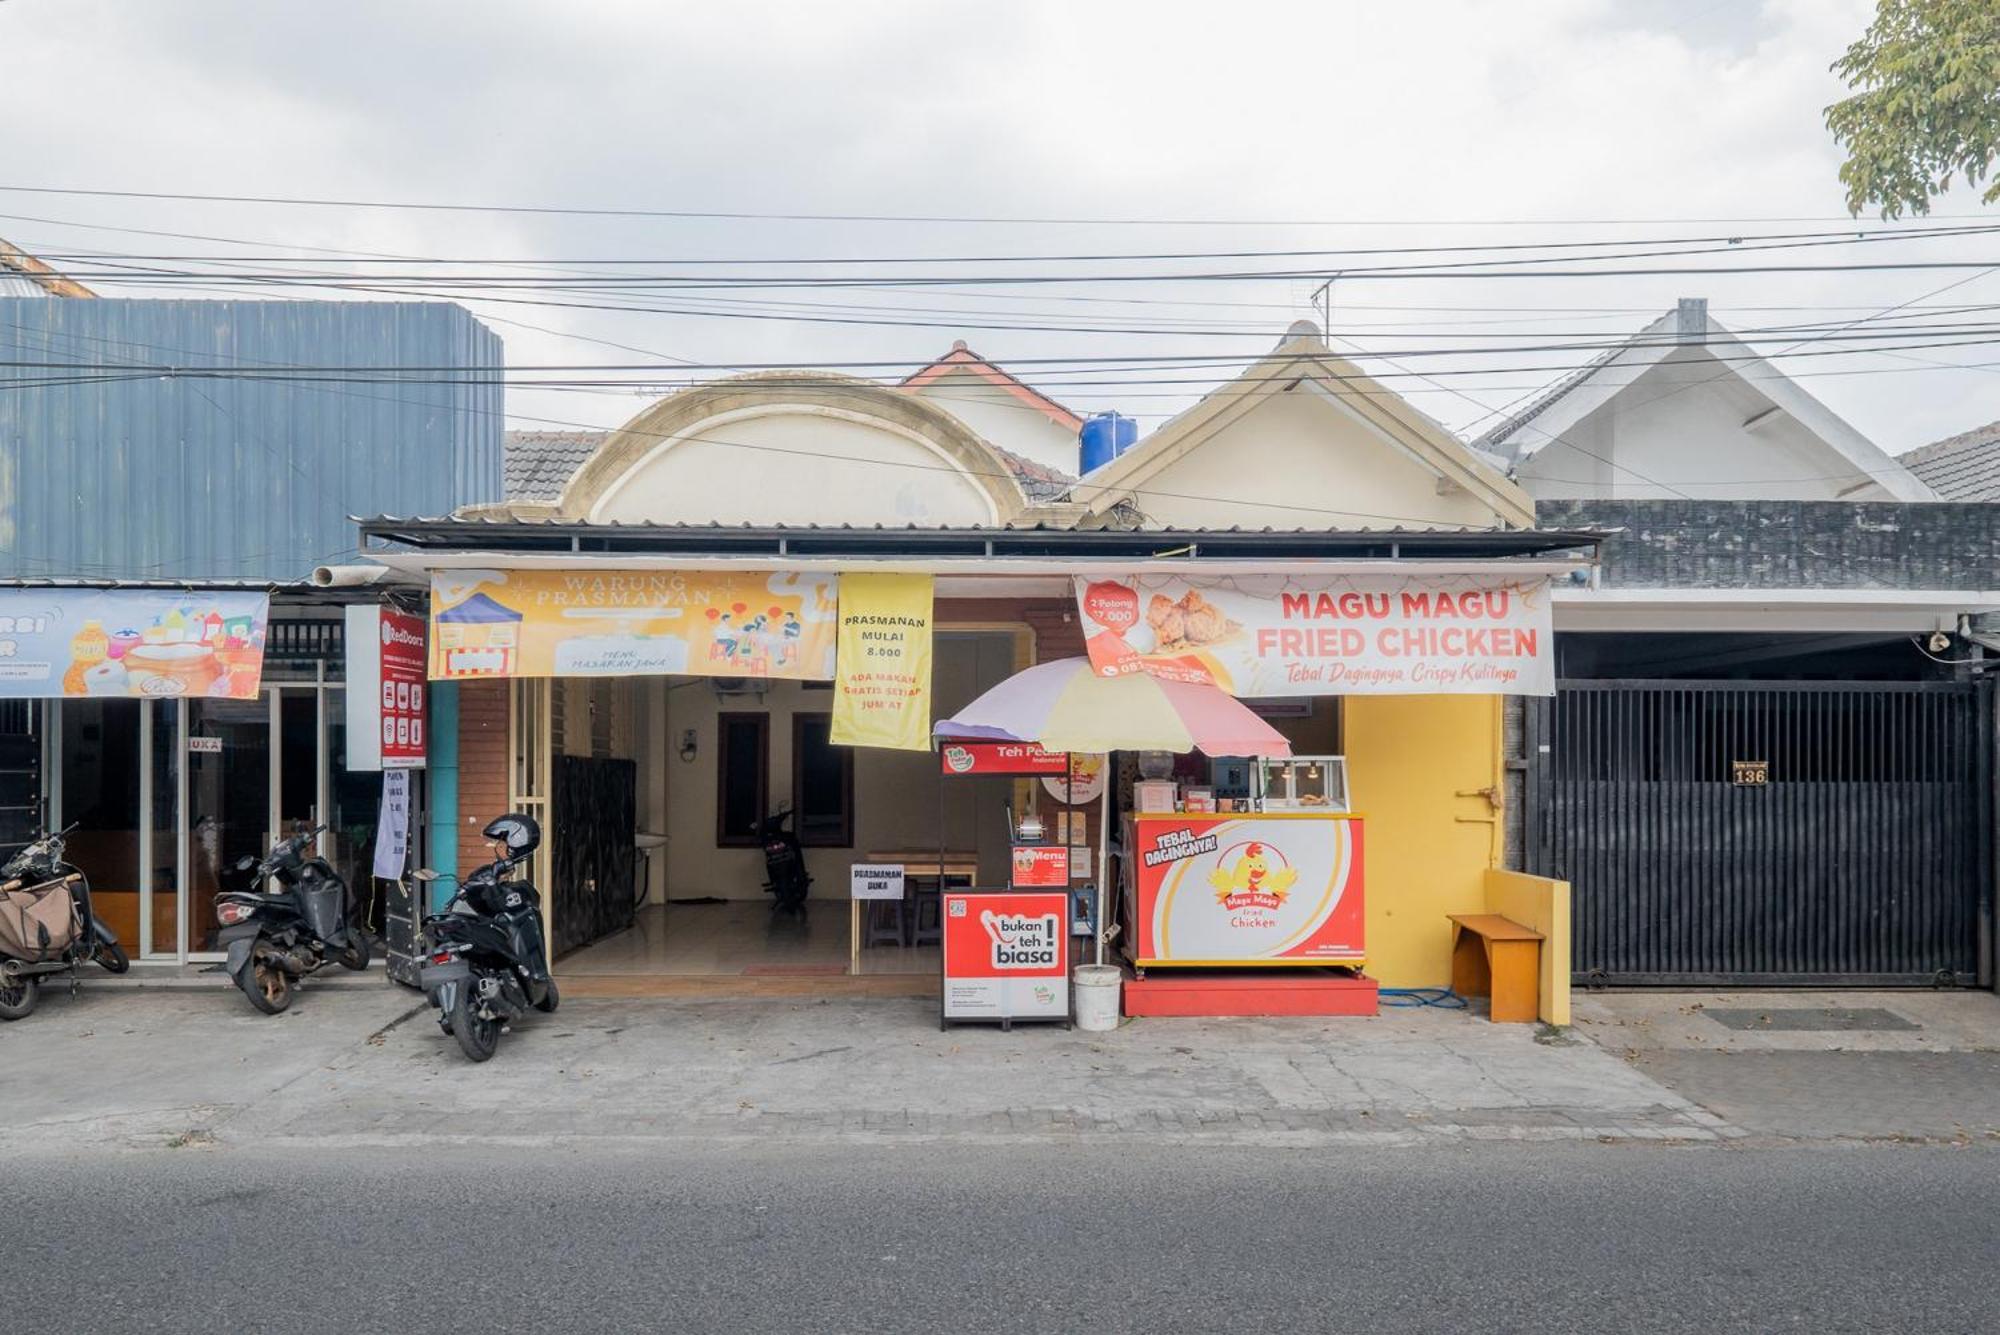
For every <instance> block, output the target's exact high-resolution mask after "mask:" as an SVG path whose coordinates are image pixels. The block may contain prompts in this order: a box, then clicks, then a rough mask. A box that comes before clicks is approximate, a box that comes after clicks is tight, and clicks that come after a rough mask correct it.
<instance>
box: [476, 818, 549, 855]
mask: <svg viewBox="0 0 2000 1335" xmlns="http://www.w3.org/2000/svg"><path fill="white" fill-rule="evenodd" d="M485 834H486V837H487V838H488V839H491V840H493V841H494V842H495V843H502V844H505V845H507V856H508V857H512V858H518V857H525V856H526V855H527V854H529V853H532V852H534V851H535V850H536V849H537V848H540V847H541V846H542V827H541V826H539V825H537V824H536V823H535V818H534V817H533V816H529V815H525V814H523V813H521V812H518V811H510V812H508V813H507V814H506V815H504V816H502V817H500V818H499V819H498V820H496V821H494V822H493V823H492V824H491V825H488V826H487V827H486V830H485Z"/></svg>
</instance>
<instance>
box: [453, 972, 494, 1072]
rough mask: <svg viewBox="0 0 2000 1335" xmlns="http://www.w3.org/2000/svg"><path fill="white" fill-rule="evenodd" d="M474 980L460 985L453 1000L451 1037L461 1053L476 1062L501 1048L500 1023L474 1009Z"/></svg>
mask: <svg viewBox="0 0 2000 1335" xmlns="http://www.w3.org/2000/svg"><path fill="white" fill-rule="evenodd" d="M472 992H473V988H472V980H471V979H467V980H466V981H465V982H464V983H461V984H460V985H459V989H458V995H457V996H455V997H453V998H452V1000H451V1036H452V1037H453V1038H455V1039H457V1040H458V1047H459V1051H461V1052H463V1053H464V1054H465V1055H466V1056H467V1057H469V1058H470V1059H472V1060H473V1061H476V1062H483V1061H486V1060H487V1059H489V1058H490V1057H492V1055H493V1054H494V1053H495V1052H496V1051H498V1050H499V1048H500V1022H499V1021H498V1020H489V1019H487V1018H485V1017H484V1016H482V1015H481V1014H480V1013H479V1012H478V1011H476V1010H474V1009H473V1007H472Z"/></svg>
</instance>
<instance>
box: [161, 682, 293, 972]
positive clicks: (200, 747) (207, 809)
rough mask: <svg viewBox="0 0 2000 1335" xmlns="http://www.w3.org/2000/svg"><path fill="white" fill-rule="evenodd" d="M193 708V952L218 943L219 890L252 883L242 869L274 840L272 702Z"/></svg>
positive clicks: (189, 912) (188, 930)
mask: <svg viewBox="0 0 2000 1335" xmlns="http://www.w3.org/2000/svg"><path fill="white" fill-rule="evenodd" d="M185 708H186V710H187V715H186V717H187V741H186V754H187V826H186V828H187V873H186V876H185V878H184V879H183V881H182V893H181V906H182V913H181V924H182V926H183V929H184V933H183V937H182V940H183V942H184V944H185V948H186V951H187V953H189V954H191V955H194V954H206V953H211V952H213V951H214V950H215V948H216V947H215V935H216V932H217V931H218V930H219V928H218V926H217V924H216V921H215V896H216V894H217V892H218V891H221V890H225V889H227V890H238V889H245V888H248V886H249V885H250V883H251V881H250V878H249V877H248V876H247V875H245V874H244V873H242V872H238V871H236V870H235V865H236V863H237V861H238V860H240V859H242V858H244V857H251V858H261V857H262V856H263V855H264V853H265V851H266V850H268V849H269V848H270V846H271V841H272V838H273V827H274V820H275V817H276V812H275V810H274V807H275V805H276V804H275V803H274V802H273V800H272V798H273V789H274V788H275V785H274V784H273V783H272V777H273V776H272V767H271V734H272V714H273V708H272V702H271V698H270V696H269V694H268V693H266V694H262V695H259V696H258V697H257V698H256V699H255V700H217V699H199V700H189V701H187V702H186V705H185Z"/></svg>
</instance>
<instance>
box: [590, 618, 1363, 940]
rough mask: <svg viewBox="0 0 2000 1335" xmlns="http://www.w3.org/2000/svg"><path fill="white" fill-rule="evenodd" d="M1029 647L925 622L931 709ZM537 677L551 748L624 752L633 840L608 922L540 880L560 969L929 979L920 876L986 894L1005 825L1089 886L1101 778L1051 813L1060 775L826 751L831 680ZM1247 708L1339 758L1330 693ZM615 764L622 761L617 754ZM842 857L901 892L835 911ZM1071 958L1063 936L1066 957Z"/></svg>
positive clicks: (846, 871)
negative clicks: (773, 824) (780, 831)
mask: <svg viewBox="0 0 2000 1335" xmlns="http://www.w3.org/2000/svg"><path fill="white" fill-rule="evenodd" d="M1032 654H1033V644H1032V641H1031V640H1030V639H1029V638H1028V634H1027V631H1026V630H1025V628H1022V627H1016V626H1003V625H997V624H996V625H993V626H977V627H972V626H956V627H954V626H952V625H950V624H949V623H947V624H946V625H944V626H941V627H940V629H939V631H938V633H937V636H936V640H935V649H934V662H933V686H934V692H935V696H934V702H933V712H934V717H938V718H943V717H948V716H950V715H951V714H952V713H954V712H956V711H957V710H959V709H960V708H962V707H963V706H964V705H966V704H968V703H970V702H971V701H972V700H973V699H975V698H976V697H977V696H979V695H980V694H982V693H983V692H985V691H987V690H989V689H991V688H992V687H994V686H996V685H998V684H999V683H1000V682H1001V681H1003V680H1005V679H1006V678H1007V677H1009V676H1011V675H1012V674H1013V673H1014V672H1016V671H1018V670H1019V669H1020V668H1021V667H1023V666H1026V665H1027V663H1028V662H1029V661H1030V660H1031V658H1032ZM552 687H553V689H552V692H551V700H552V704H551V713H552V716H553V718H554V720H555V723H554V731H555V732H556V733H557V734H558V735H557V738H556V740H555V749H556V751H557V753H558V755H559V756H560V755H561V753H562V752H564V751H569V752H571V753H583V754H589V753H594V754H596V755H598V756H600V757H601V759H600V761H599V764H600V765H616V764H620V763H629V766H630V768H631V770H632V774H633V779H632V787H633V791H634V798H633V805H634V807H635V808H636V819H635V820H634V822H633V824H632V826H631V827H630V829H629V833H628V834H627V835H626V836H625V837H627V838H629V839H630V840H631V842H632V843H633V844H634V845H635V846H636V847H637V849H638V857H637V865H636V867H635V871H634V874H633V876H632V877H631V881H632V882H635V883H636V884H637V886H638V887H639V891H638V894H637V902H636V906H635V907H634V908H633V909H632V910H631V911H630V912H629V915H628V916H626V917H624V918H623V920H622V921H621V919H620V915H618V914H616V913H606V912H604V911H603V909H602V906H601V905H585V906H578V905H577V904H576V903H575V897H574V895H573V894H571V895H566V894H565V892H564V891H563V890H562V889H560V888H558V891H557V894H556V896H555V923H556V926H555V931H556V937H557V949H558V953H559V956H560V958H561V963H560V965H559V968H560V970H561V972H562V973H563V974H564V975H565V976H571V977H593V978H615V977H620V976H656V977H657V976H688V977H701V976H735V977H745V976H748V977H766V978H785V977H805V978H810V977H835V976H843V975H850V974H854V975H861V976H897V975H901V976H932V975H935V974H936V972H937V970H938V967H939V953H938V941H939V930H940V928H939V923H938V912H939V896H938V893H937V891H938V888H939V886H940V885H941V884H943V885H978V886H1003V885H1006V884H1007V882H1008V877H1009V871H1010V859H1011V850H1012V846H1013V844H1014V843H1015V842H1017V841H1018V840H1017V836H1018V835H1019V834H1020V826H1021V823H1022V822H1023V820H1024V819H1030V822H1031V823H1030V831H1031V837H1034V838H1038V839H1040V840H1042V841H1045V842H1050V843H1055V844H1057V845H1059V846H1064V845H1066V846H1069V847H1071V848H1073V849H1075V850H1077V851H1076V852H1075V853H1074V854H1073V856H1072V857H1071V859H1070V861H1071V871H1072V885H1071V888H1072V890H1073V891H1076V892H1079V893H1081V892H1085V891H1087V890H1088V889H1089V888H1090V887H1091V886H1092V885H1094V883H1095V881H1096V879H1097V868H1098V861H1097V856H1096V849H1097V847H1098V843H1099V839H1100V833H1101V832H1100V829H1099V825H1100V821H1101V806H1100V801H1099V799H1098V797H1097V796H1096V794H1097V793H1098V792H1100V791H1101V789H1099V788H1091V789H1089V790H1088V792H1089V796H1088V798H1087V799H1084V800H1079V801H1077V802H1076V803H1075V804H1070V803H1067V802H1065V801H1063V800H1062V796H1063V794H1064V792H1065V790H1066V786H1067V784H1066V780H1065V779H1063V778H1061V777H1051V778H1048V779H1046V780H1044V779H1042V778H1036V777H1009V776H1000V775H958V774H950V775H947V774H945V773H943V772H942V766H941V765H940V761H939V758H938V755H937V754H936V753H934V752H914V751H912V752H902V751H888V750H877V749H857V748H848V747H842V746H836V745H833V744H832V743H831V742H830V741H829V740H828V729H829V726H830V722H831V719H830V715H831V708H832V700H833V692H832V687H831V683H823V682H808V683H801V682H791V681H762V682H748V681H733V680H726V679H716V678H709V677H665V678H650V679H638V680H632V681H624V682H619V683H616V686H615V688H614V686H613V684H612V683H608V682H603V681H599V682H596V683H592V682H588V681H569V682H561V681H558V682H556V683H552ZM626 697H629V700H628V702H627V703H623V704H620V703H615V701H616V700H618V699H621V698H626ZM585 702H587V703H585ZM1258 707H1259V709H1260V712H1264V713H1265V714H1266V715H1267V717H1269V719H1270V721H1271V723H1272V724H1273V726H1274V727H1276V728H1277V729H1278V730H1279V731H1280V732H1282V733H1284V734H1285V735H1286V736H1287V737H1288V738H1289V739H1290V740H1291V741H1292V744H1293V747H1294V750H1295V752H1296V753H1297V754H1299V755H1301V756H1334V755H1337V754H1338V753H1339V751H1340V750H1341V747H1340V708H1339V700H1338V698H1337V697H1324V698H1317V699H1311V698H1308V699H1288V700H1283V701H1270V702H1259V703H1258ZM627 712H629V714H630V716H631V717H630V718H629V719H627V718H626V717H625V716H624V715H625V713H627ZM607 716H609V717H607ZM627 738H629V739H630V740H629V742H628V741H627V740H626V739H627ZM626 755H629V756H630V761H629V762H624V761H621V760H620V757H622V756H626ZM1143 765H1144V773H1145V774H1147V775H1155V776H1157V777H1162V778H1165V779H1168V780H1171V781H1172V782H1173V783H1174V785H1175V792H1176V798H1175V800H1179V793H1180V792H1181V791H1183V790H1193V791H1195V792H1197V793H1200V792H1202V791H1203V790H1209V791H1210V792H1212V793H1214V794H1218V795H1220V797H1221V800H1222V801H1225V802H1231V803H1235V802H1246V803H1247V800H1248V798H1249V797H1250V795H1251V791H1252V784H1253V782H1254V778H1255V776H1253V773H1252V769H1251V767H1250V766H1249V765H1248V763H1247V762H1243V761H1234V762H1230V761H1223V762H1213V761H1211V760H1210V759H1209V758H1207V757H1205V756H1201V755H1199V754H1191V755H1188V756H1183V757H1164V756H1148V757H1145V758H1143ZM1141 771H1142V758H1141V757H1138V756H1120V757H1118V758H1117V763H1116V765H1115V768H1114V769H1113V771H1112V773H1111V775H1110V782H1112V783H1113V784H1114V785H1115V787H1114V789H1113V805H1114V809H1117V810H1125V809H1129V808H1130V807H1131V805H1132V802H1133V797H1134V790H1133V785H1134V784H1135V783H1136V782H1139V781H1142V772H1141ZM564 773H565V771H564V769H563V766H562V764H561V762H560V761H559V762H558V764H557V766H556V769H555V776H556V784H557V786H558V790H559V791H558V792H557V794H556V796H555V801H554V806H555V809H556V810H557V811H558V812H562V811H564V810H566V809H567V810H570V811H572V812H573V813H574V815H575V817H576V818H577V819H583V820H588V819H591V818H592V816H591V813H590V811H589V810H588V803H585V802H570V803H565V802H564V800H563V797H562V793H561V791H560V788H561V785H562V784H563V783H564V782H565V779H564ZM1307 773H1308V771H1307V767H1304V766H1301V767H1300V768H1299V769H1298V770H1297V774H1298V776H1299V778H1298V782H1299V784H1300V785H1301V787H1302V788H1303V787H1304V786H1306V785H1309V784H1319V783H1324V784H1326V785H1327V791H1337V784H1338V779H1337V776H1336V775H1335V774H1333V773H1332V771H1331V769H1330V768H1329V770H1328V772H1327V774H1326V777H1325V778H1324V779H1322V778H1321V777H1320V771H1319V768H1318V767H1313V770H1312V777H1310V778H1308V777H1307ZM1156 781H1157V779H1156ZM570 782H572V783H583V782H586V780H583V779H571V780H570ZM588 782H593V783H594V782H597V781H596V780H589V781H588ZM614 786H615V785H614ZM1083 791H1084V789H1083V788H1082V787H1081V786H1079V789H1078V792H1079V793H1082V792H1083ZM1155 791H1156V792H1157V789H1156V790H1155ZM1198 800H1199V799H1198ZM787 810H788V811H789V812H790V816H791V820H790V828H791V829H792V831H793V832H794V833H796V835H797V836H798V839H799V842H800V844H801V845H802V848H803V856H804V863H805V866H806V868H807V870H808V872H809V874H810V876H811V878H812V883H811V887H810V898H809V900H808V901H807V904H806V909H805V912H804V913H803V914H798V915H794V914H787V913H778V912H773V909H772V901H773V896H772V895H771V894H769V893H767V892H766V891H765V889H764V885H765V881H766V860H765V852H764V848H763V842H762V840H761V839H760V837H759V831H760V829H761V828H762V827H763V825H764V822H765V821H766V819H767V818H769V817H771V816H774V815H776V814H778V813H780V812H783V811H787ZM1037 823H1038V826H1039V828H1036V826H1037ZM557 825H558V832H557V834H556V843H557V845H558V848H557V852H556V860H557V863H558V870H557V871H556V873H555V877H554V879H555V880H556V881H557V883H558V886H559V887H560V886H561V884H562V883H563V882H564V881H565V879H566V878H565V875H564V873H563V872H562V871H561V870H560V865H561V863H562V860H563V856H564V855H563V853H562V851H561V845H562V844H563V843H564V842H565V841H569V842H574V841H575V840H576V839H577V838H578V837H579V831H578V827H577V825H576V822H575V820H570V821H564V820H558V822H557ZM1114 829H1115V824H1114ZM582 837H584V838H589V839H596V840H598V841H599V842H603V840H604V838H605V836H604V835H601V834H600V835H593V834H590V833H587V832H586V833H584V834H583V836H582ZM941 854H942V861H941V860H940V855H941ZM857 863H861V864H876V863H889V864H899V865H902V866H903V867H904V868H905V871H906V880H905V894H904V898H903V899H901V900H897V901H875V902H868V903H862V904H858V905H857V904H854V903H852V901H851V900H850V870H851V868H852V867H853V866H854V865H855V864H857ZM567 879H570V880H574V879H576V876H575V874H572V875H571V876H570V877H568V878H567ZM1112 884H1114V885H1115V884H1116V880H1115V870H1114V879H1113V881H1112ZM620 907H622V906H620ZM1113 909H1114V912H1115V911H1116V905H1115V899H1114V904H1113ZM593 919H594V920H597V921H600V922H602V923H604V924H605V925H606V926H607V927H608V928H609V930H605V931H602V932H601V933H598V934H596V935H595V937H594V939H578V933H577V932H576V930H575V924H576V923H577V922H578V921H581V920H593ZM566 921H567V922H568V923H569V924H570V928H569V929H568V930H566V928H565V925H564V924H565V922H566ZM627 923H629V925H626V924H627ZM1082 951H1083V947H1082V946H1081V944H1079V957H1081V956H1082Z"/></svg>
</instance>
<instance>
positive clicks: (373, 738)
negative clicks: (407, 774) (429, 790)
mask: <svg viewBox="0 0 2000 1335" xmlns="http://www.w3.org/2000/svg"><path fill="white" fill-rule="evenodd" d="M344 621H345V626H346V631H347V633H346V635H345V637H344V643H345V646H346V654H347V768H348V770H349V772H350V773H351V772H354V771H359V770H380V769H391V770H393V769H422V768H423V767H424V669H425V657H426V655H425V651H424V629H425V626H424V619H423V618H422V617H420V616H412V615H410V614H409V613H408V612H398V611H397V610H396V609H395V608H393V607H379V606H351V607H348V608H347V609H345V618H344Z"/></svg>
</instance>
